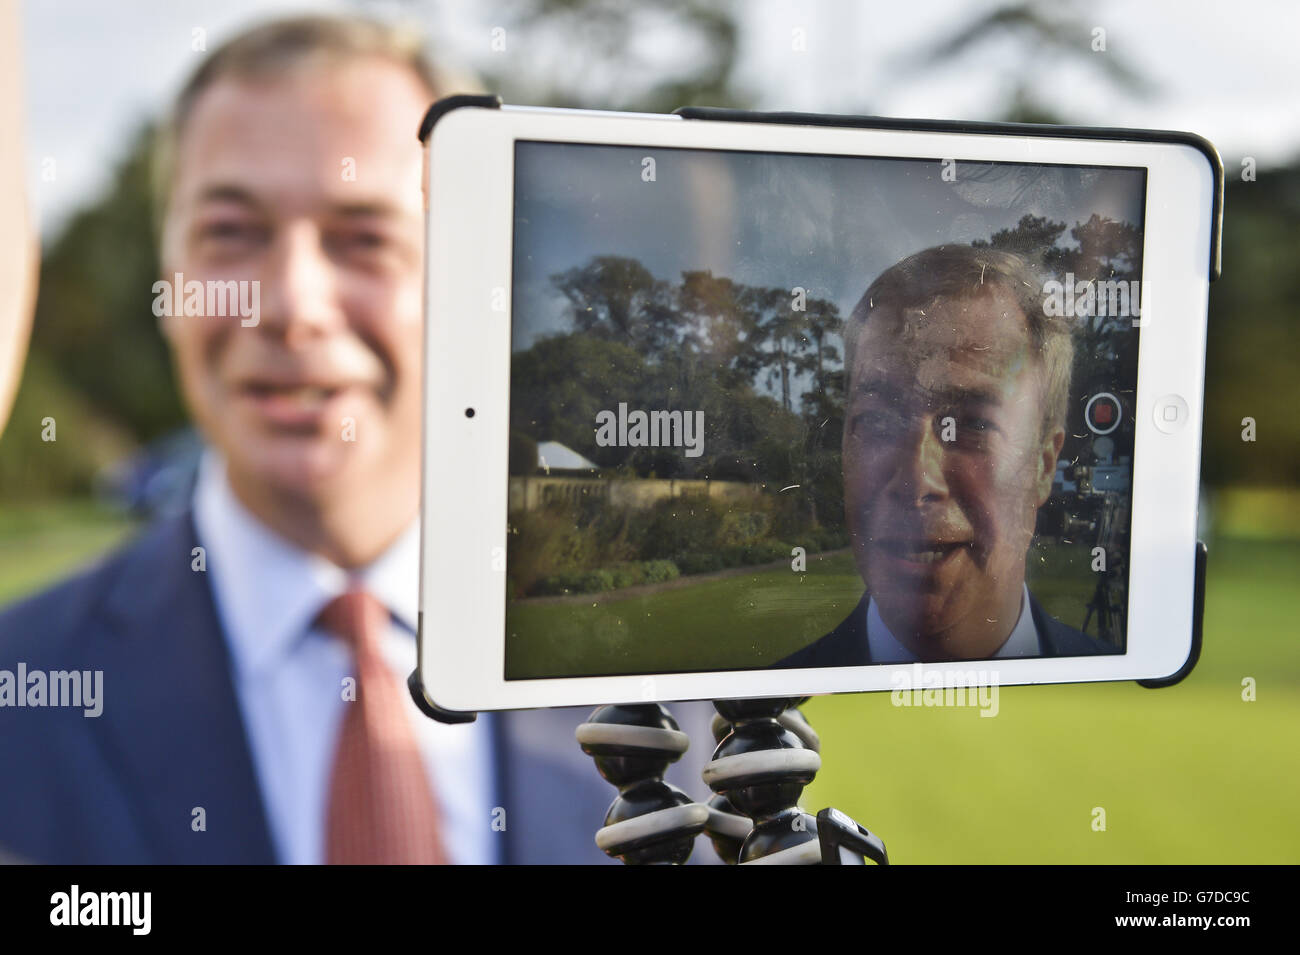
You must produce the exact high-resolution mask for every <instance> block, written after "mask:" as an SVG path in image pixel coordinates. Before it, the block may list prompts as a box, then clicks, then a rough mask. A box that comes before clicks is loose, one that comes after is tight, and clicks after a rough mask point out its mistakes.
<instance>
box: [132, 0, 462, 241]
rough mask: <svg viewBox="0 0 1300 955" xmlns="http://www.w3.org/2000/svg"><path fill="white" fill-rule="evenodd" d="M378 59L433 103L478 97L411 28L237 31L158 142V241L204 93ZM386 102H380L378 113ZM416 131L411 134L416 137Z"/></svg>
mask: <svg viewBox="0 0 1300 955" xmlns="http://www.w3.org/2000/svg"><path fill="white" fill-rule="evenodd" d="M371 58H378V59H384V60H389V61H391V62H393V63H396V64H398V65H399V66H406V67H408V68H409V69H410V70H411V72H412V73H414V74H415V76H416V78H417V79H418V80H419V81H420V82H421V83H422V84H423V85H424V86H425V88H426V89H427V90H428V91H429V100H430V102H432V101H433V100H435V99H437V98H438V97H440V96H444V95H446V94H447V93H450V92H476V91H477V90H478V89H479V84H478V83H477V82H476V81H474V80H473V79H472V78H471V77H470V76H469V75H468V74H466V73H463V72H462V71H460V70H458V69H455V68H454V67H450V66H447V65H441V64H439V65H435V64H434V63H433V62H432V61H431V60H430V59H429V58H428V57H427V56H426V55H425V52H424V39H423V37H422V36H421V35H420V34H419V33H417V32H415V31H413V30H410V29H406V28H403V27H400V26H395V25H391V24H387V23H381V22H379V21H377V20H367V19H362V18H359V17H333V16H303V17H291V18H287V19H282V20H272V21H270V22H268V23H263V24H260V25H258V26H255V27H253V28H252V29H250V30H245V31H244V32H243V33H239V34H237V35H235V36H233V37H231V38H230V39H229V40H227V41H226V42H225V43H223V44H221V46H219V47H218V48H217V49H215V50H213V51H212V52H211V53H210V54H209V55H208V56H207V58H206V59H204V60H203V62H202V63H201V64H199V66H198V68H197V69H196V70H195V71H194V73H193V74H192V75H191V76H190V78H189V80H188V81H187V82H186V84H185V85H184V86H183V87H182V88H181V91H180V94H179V95H178V96H177V97H176V101H175V103H174V104H173V106H172V109H171V112H170V114H169V115H168V116H167V118H166V119H165V120H164V122H163V123H162V124H161V126H160V127H159V129H158V132H157V134H156V136H155V139H154V146H153V156H152V167H153V168H152V171H151V172H152V179H153V183H152V184H153V211H154V223H155V226H156V227H157V231H158V235H159V236H161V234H162V231H161V226H162V221H163V218H164V217H165V215H166V211H167V203H168V199H169V196H170V192H171V185H172V176H173V175H174V174H175V168H174V166H175V161H176V148H177V144H178V143H179V142H180V138H181V135H182V134H183V133H184V131H185V124H186V123H187V122H188V121H189V118H190V114H191V113H192V112H193V110H194V104H195V103H196V102H197V101H198V98H199V96H201V95H202V93H203V92H204V90H206V89H208V88H209V87H210V86H212V85H213V84H214V83H215V82H217V81H218V80H220V79H223V78H226V77H235V78H237V79H275V78H278V77H282V76H285V75H287V74H289V73H292V72H294V71H295V70H299V69H303V68H304V67H315V66H327V67H339V66H343V65H345V64H347V63H350V62H353V61H355V60H361V59H371ZM382 107H383V104H376V108H377V109H380V108H382ZM415 134H416V130H415V128H414V127H412V129H411V137H412V139H414V138H415Z"/></svg>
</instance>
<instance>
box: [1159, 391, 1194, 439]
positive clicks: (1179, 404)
mask: <svg viewBox="0 0 1300 955" xmlns="http://www.w3.org/2000/svg"><path fill="white" fill-rule="evenodd" d="M1152 417H1153V418H1155V422H1156V427H1157V428H1159V429H1160V430H1161V431H1163V432H1164V433H1165V434H1173V433H1174V432H1176V431H1181V430H1183V427H1184V426H1185V425H1186V424H1187V419H1188V418H1189V417H1191V412H1189V411H1188V410H1187V402H1186V401H1184V400H1183V399H1182V398H1180V397H1178V396H1177V395H1165V396H1164V397H1163V398H1157V399H1156V404H1155V410H1154V411H1153V413H1152Z"/></svg>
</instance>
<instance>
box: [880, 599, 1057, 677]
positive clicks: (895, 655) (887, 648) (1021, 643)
mask: <svg viewBox="0 0 1300 955" xmlns="http://www.w3.org/2000/svg"><path fill="white" fill-rule="evenodd" d="M1022 587H1023V588H1024V590H1023V592H1022V593H1021V595H1020V616H1019V618H1018V619H1017V620H1016V625H1015V627H1014V628H1013V629H1012V631H1011V635H1010V636H1009V637H1007V640H1006V643H1004V644H1002V646H1001V647H1000V648H999V649H998V652H997V653H995V654H993V657H992V659H994V660H1001V659H1004V658H1007V657H1036V656H1038V655H1040V654H1041V653H1042V650H1041V649H1040V646H1039V641H1038V628H1036V627H1035V626H1034V615H1033V614H1031V613H1030V612H1029V585H1028V584H1022ZM867 646H868V648H869V651H868V652H870V654H871V662H872V663H915V662H918V661H919V660H920V659H921V658H920V657H918V656H917V655H916V654H915V653H913V652H912V651H911V650H909V649H907V647H905V646H903V644H902V643H900V642H899V640H898V638H897V637H895V636H894V635H893V634H892V633H891V632H890V630H889V627H888V626H886V625H885V621H884V620H883V619H882V618H881V616H880V608H879V607H877V606H876V600H875V598H874V597H873V598H871V600H870V601H869V602H868V603H867Z"/></svg>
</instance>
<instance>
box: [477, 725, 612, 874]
mask: <svg viewBox="0 0 1300 955" xmlns="http://www.w3.org/2000/svg"><path fill="white" fill-rule="evenodd" d="M591 710H592V707H586V708H582V707H568V708H564V709H550V710H517V711H506V712H500V713H493V714H492V720H493V725H494V727H495V734H494V742H495V745H496V757H497V766H498V777H497V786H498V793H499V794H500V799H501V801H502V806H503V807H504V808H505V810H506V820H507V822H506V851H505V853H504V856H505V858H504V859H503V860H502V861H503V862H506V863H508V864H513V865H555V864H596V863H601V862H611V861H612V860H610V859H609V858H608V857H607V856H606V855H605V854H604V853H603V852H601V851H600V850H599V849H598V848H597V847H596V841H595V839H596V830H597V829H599V828H600V827H601V826H602V825H603V824H604V820H605V810H606V809H607V808H608V807H609V804H610V803H612V802H613V801H614V797H615V796H616V795H617V791H616V790H615V789H614V787H613V786H611V785H610V784H609V783H607V782H605V780H603V779H602V778H601V777H600V774H599V773H598V772H597V771H596V766H595V764H594V763H593V762H592V761H591V758H590V757H589V756H587V755H586V754H585V753H583V752H582V749H581V748H580V747H579V746H578V742H577V740H576V739H575V738H574V731H575V730H576V729H577V726H578V724H579V723H581V722H583V721H584V720H585V719H586V717H587V716H588V715H589V714H590V712H591Z"/></svg>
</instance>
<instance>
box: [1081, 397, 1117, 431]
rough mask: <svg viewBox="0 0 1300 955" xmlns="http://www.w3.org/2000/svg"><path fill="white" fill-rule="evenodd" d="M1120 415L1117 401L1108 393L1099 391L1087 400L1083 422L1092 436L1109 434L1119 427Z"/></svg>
mask: <svg viewBox="0 0 1300 955" xmlns="http://www.w3.org/2000/svg"><path fill="white" fill-rule="evenodd" d="M1121 414H1122V408H1121V406H1120V403H1119V399H1118V398H1116V397H1115V396H1114V395H1112V394H1111V393H1110V392H1109V391H1099V392H1098V393H1097V394H1095V395H1093V396H1092V397H1091V398H1089V399H1088V404H1087V406H1085V407H1084V409H1083V422H1084V424H1086V425H1087V426H1088V430H1089V431H1091V432H1092V433H1093V434H1110V433H1111V432H1112V431H1114V430H1115V429H1116V428H1118V427H1119V419H1120V415H1121Z"/></svg>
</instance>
